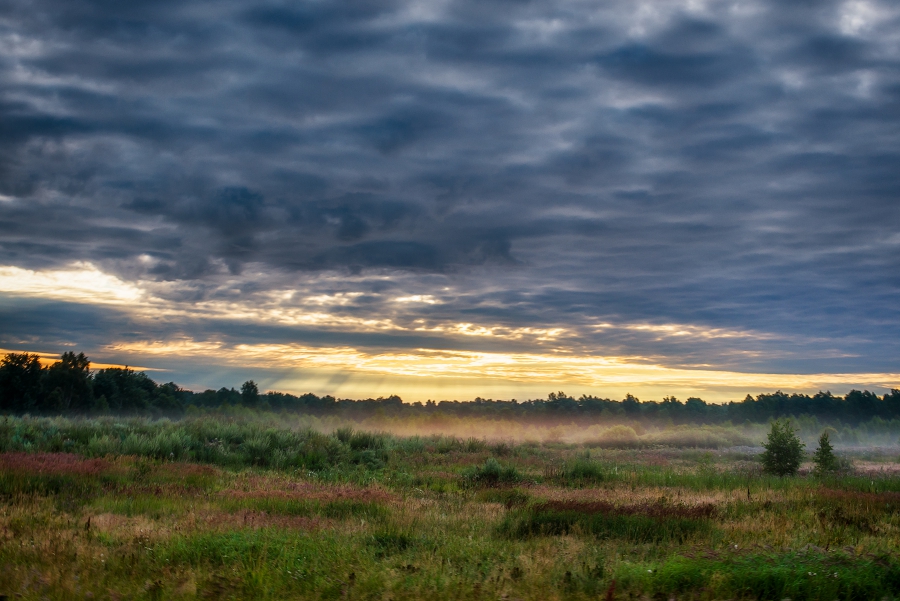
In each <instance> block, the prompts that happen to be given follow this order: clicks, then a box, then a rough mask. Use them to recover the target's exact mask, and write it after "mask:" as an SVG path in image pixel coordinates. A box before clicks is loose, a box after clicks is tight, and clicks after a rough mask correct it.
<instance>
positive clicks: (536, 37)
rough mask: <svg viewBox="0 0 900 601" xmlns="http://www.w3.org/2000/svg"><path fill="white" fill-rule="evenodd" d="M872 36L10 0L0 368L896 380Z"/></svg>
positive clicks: (679, 6)
mask: <svg viewBox="0 0 900 601" xmlns="http://www.w3.org/2000/svg"><path fill="white" fill-rule="evenodd" d="M898 32H900V9H898V8H897V7H896V6H895V5H894V4H892V3H889V2H874V1H872V2H864V1H858V0H852V1H848V2H827V1H822V2H802V3H791V4H790V5H785V4H784V3H775V2H763V1H758V2H740V3H738V2H703V1H700V2H695V1H690V2H658V1H655V2H632V1H628V2H625V1H622V2H609V3H603V4H602V5H600V6H598V5H597V3H595V2H579V1H571V2H553V3H550V2H528V1H514V0H497V1H484V0H479V1H474V0H473V1H471V2H464V1H449V0H448V1H439V2H415V1H408V2H402V1H397V2H384V1H379V2H365V1H363V2H353V3H350V4H349V5H348V4H347V3H338V2H331V1H326V0H318V1H315V2H308V3H303V4H299V5H298V4H296V3H250V2H206V1H202V0H187V1H184V2H129V3H115V2H100V1H98V2H88V1H81V0H78V1H74V2H73V1H70V0H67V1H65V2H62V1H59V2H57V1H53V0H35V1H28V2H24V1H16V0H10V1H9V2H6V3H4V4H3V6H2V7H0V49H2V50H0V265H5V266H6V267H5V268H4V269H6V271H5V272H2V273H0V279H2V278H3V277H5V278H6V279H5V280H3V281H4V282H5V283H4V286H3V287H0V290H2V292H0V294H2V295H3V297H4V298H3V301H2V305H0V320H2V322H0V323H2V326H3V327H2V329H0V331H2V334H0V346H5V347H6V348H26V347H28V348H34V347H36V346H39V347H41V350H48V348H49V347H54V346H58V345H62V344H79V345H83V346H85V347H88V348H90V349H95V352H105V351H103V349H107V350H108V349H112V348H124V347H122V346H121V345H122V344H124V343H125V342H129V343H131V342H134V341H135V340H140V341H143V343H147V344H149V343H153V342H154V341H156V342H158V341H163V340H175V339H178V340H187V339H189V340H193V341H196V342H197V343H198V344H199V343H204V342H209V341H213V342H215V343H224V344H231V345H238V344H248V345H258V344H301V345H313V346H320V347H323V348H331V347H333V348H343V347H344V346H347V345H349V346H350V347H353V348H365V349H370V350H378V349H381V350H384V351H391V352H394V351H396V352H400V351H403V350H404V349H411V348H428V349H438V350H459V351H467V352H468V351H471V352H478V351H486V352H487V351H490V352H506V353H518V352H523V351H528V350H529V349H531V350H537V351H539V352H556V353H560V352H561V353H575V354H576V355H578V356H617V357H622V356H624V357H631V358H634V360H636V361H643V362H647V363H652V364H656V365H663V366H668V367H691V368H704V369H724V370H734V371H747V372H759V373H778V372H781V373H826V372H831V373H849V372H860V373H864V372H865V373H875V372H882V373H884V372H890V373H897V372H900V342H898V341H900V336H898V334H900V305H898V303H897V300H896V299H897V298H900V202H898V200H900V169H898V165H900V33H898ZM76 272H77V273H79V274H81V275H80V276H77V277H75V276H74V275H73V274H74V273H76ZM94 272H96V274H100V275H96V274H95V275H93V276H92V275H90V274H91V273H94ZM4 274H5V275H4ZM60 274H62V275H60ZM66 274H68V275H66ZM84 274H88V275H84ZM70 277H75V280H78V277H81V278H82V280H78V281H82V282H83V283H85V285H84V286H83V287H82V288H83V289H84V290H86V292H85V291H82V292H78V291H77V290H75V289H73V288H72V287H71V286H69V285H68V284H65V285H63V284H61V283H60V282H65V281H68V280H69V278H70ZM41 278H43V279H41ZM53 278H57V280H54V279H53ZM59 278H62V279H61V280H60V279H59ZM84 278H86V279H84ZM92 278H93V279H92ZM103 278H105V279H103ZM101 280H102V285H100V290H99V291H98V292H97V294H96V295H95V294H94V293H93V292H92V288H91V286H92V282H100V281H101ZM54 282H55V283H54ZM116 282H118V283H116ZM79 285H80V284H79ZM67 286H68V287H67ZM110 286H111V287H112V288H110ZM117 286H118V288H117ZM76 288H77V289H78V290H82V288H78V287H77V286H76ZM54 291H55V292H54ZM123 294H124V295H126V296H124V297H123V296H121V295H123ZM117 295H118V296H117ZM129 295H130V296H129ZM38 297H40V298H44V299H46V301H45V302H48V303H51V302H52V303H55V304H54V306H58V307H64V309H63V308H60V309H58V310H57V313H56V315H63V314H67V313H66V312H67V311H68V312H71V313H72V314H73V315H74V314H76V313H77V314H78V315H82V319H83V320H84V321H83V322H82V323H84V324H87V323H94V322H96V323H97V324H98V328H99V327H100V326H99V324H100V323H101V322H102V323H106V324H107V326H106V327H105V328H103V329H99V330H95V329H92V328H89V327H87V326H79V325H74V324H73V323H72V320H68V321H67V320H64V319H59V318H57V317H56V316H51V315H46V314H43V315H36V314H35V313H34V306H35V305H34V299H35V298H38ZM110 299H112V300H110ZM60 303H61V304H60ZM89 316H90V317H89ZM26 317H27V318H26ZM67 323H68V324H69V325H66V324H67ZM23 324H28V327H25V325H23ZM109 324H117V325H114V326H113V325H109ZM116 345H119V346H118V347H117V346H116ZM35 350H37V349H35ZM210 361H211V362H213V363H215V358H214V357H211V358H210ZM301 367H302V366H301ZM185 377H187V376H185ZM898 384H900V383H898ZM548 385H550V386H551V388H552V384H548ZM598 392H601V393H602V390H601V391H598Z"/></svg>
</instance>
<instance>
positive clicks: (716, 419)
mask: <svg viewBox="0 0 900 601" xmlns="http://www.w3.org/2000/svg"><path fill="white" fill-rule="evenodd" d="M238 406H239V407H246V408H250V409H259V410H267V411H290V412H298V413H308V414H313V415H339V416H343V417H347V418H352V419H364V418H367V417H371V416H379V415H384V416H401V415H418V414H429V413H441V414H445V415H453V416H457V417H484V418H490V419H498V418H502V419H520V420H526V421H527V420H530V419H535V420H538V419H539V420H542V421H549V422H553V421H558V422H582V421H583V422H589V421H594V420H597V419H599V418H604V417H619V418H628V419H649V420H667V421H668V420H671V421H672V422H673V423H689V422H692V423H722V422H726V421H730V422H732V423H742V422H745V421H750V422H764V421H766V420H768V419H771V418H777V417H782V416H800V415H809V416H815V417H817V418H819V419H821V420H825V421H841V422H844V423H851V424H858V423H861V422H864V421H869V420H872V419H873V418H880V419H884V420H891V419H900V390H892V391H891V392H890V393H887V394H885V395H884V396H882V397H879V396H878V395H877V394H875V393H872V392H869V391H859V390H853V391H851V392H849V393H847V394H846V395H845V396H843V397H840V396H835V395H833V394H831V393H830V392H819V393H817V394H815V395H813V396H809V395H805V394H787V393H784V392H781V391H778V392H774V393H769V394H760V395H758V396H756V398H753V397H751V396H750V395H747V397H746V398H744V399H743V400H742V401H732V402H730V403H724V404H714V403H707V402H705V401H703V400H702V399H699V398H695V397H691V398H688V399H687V400H685V401H681V400H679V399H676V398H674V397H666V398H664V399H663V400H662V401H641V400H639V399H638V398H636V397H634V396H632V395H630V394H629V395H627V396H626V397H625V398H624V399H623V400H621V401H615V400H611V399H604V398H600V397H596V396H588V395H582V396H581V397H580V398H577V399H576V398H573V397H570V396H568V395H566V394H565V393H563V392H552V393H550V394H549V396H548V397H547V398H546V399H533V400H525V401H516V400H508V401H502V400H492V399H482V398H476V399H474V400H473V401H464V402H460V401H439V402H436V401H427V402H425V403H421V402H415V403H403V401H402V400H401V399H400V397H398V396H396V395H392V396H389V397H387V398H377V399H364V400H352V399H336V398H334V397H333V396H328V395H326V396H317V395H315V394H312V393H306V394H303V395H299V396H297V395H293V394H288V393H284V392H266V393H260V391H259V388H258V387H257V385H256V383H254V382H253V381H252V380H250V381H247V382H244V384H243V385H242V386H241V389H240V390H235V389H234V388H224V387H223V388H220V389H219V390H206V391H204V392H193V391H191V390H185V389H183V388H181V387H179V386H178V385H177V384H175V383H173V382H169V383H166V384H157V383H156V382H154V381H153V380H151V379H150V378H149V377H148V376H147V375H146V374H145V373H143V372H137V371H134V370H132V369H129V368H127V367H126V368H118V367H112V368H107V369H100V370H94V371H92V370H91V369H90V360H89V359H88V358H87V357H86V356H85V355H84V353H78V354H77V355H76V354H75V353H74V352H67V353H63V355H62V357H60V360H59V361H57V362H55V363H53V364H52V365H49V366H47V367H44V366H43V365H42V364H41V362H40V360H39V357H38V356H37V355H31V354H27V353H9V354H7V355H6V356H4V357H3V359H2V360H0V413H16V414H21V413H33V414H101V413H113V414H131V415H135V414H138V415H156V416H172V417H177V416H180V415H184V414H185V413H194V412H197V411H204V410H217V409H227V408H233V407H238Z"/></svg>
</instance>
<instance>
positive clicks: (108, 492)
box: [0, 417, 900, 600]
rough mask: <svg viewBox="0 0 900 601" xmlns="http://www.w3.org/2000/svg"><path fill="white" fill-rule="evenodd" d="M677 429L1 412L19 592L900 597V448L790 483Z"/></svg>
mask: <svg viewBox="0 0 900 601" xmlns="http://www.w3.org/2000/svg"><path fill="white" fill-rule="evenodd" d="M758 429H759V428H757V430H758ZM750 432H751V433H747V432H746V431H745V432H742V433H735V435H734V436H735V437H737V436H738V434H740V436H742V437H745V438H746V437H751V438H752V431H750ZM660 438H664V436H661V437H660ZM669 438H670V444H669V445H664V444H655V445H653V446H649V445H645V446H642V447H640V448H627V447H626V448H613V447H610V446H603V445H597V444H592V443H591V442H590V441H588V442H583V443H567V442H551V441H547V442H527V441H520V442H515V441H496V440H494V441H486V440H482V439H477V438H467V439H459V438H453V437H447V436H440V435H434V436H427V437H421V436H411V437H401V436H396V435H392V434H385V433H377V432H366V431H359V430H353V429H351V428H349V427H346V426H344V427H343V428H339V429H337V430H334V431H333V432H330V433H326V432H322V431H318V430H314V429H309V428H306V429H304V428H298V427H294V428H289V427H281V428H279V427H277V426H276V425H275V424H273V423H272V421H271V420H256V421H254V420H252V419H244V418H241V419H235V418H213V417H203V418H198V419H193V420H183V421H179V422H171V421H168V420H160V421H151V420H140V419H134V420H124V419H113V418H103V419H93V420H89V419H62V418H3V419H2V423H0V501H2V502H0V595H6V596H7V597H8V598H22V599H35V600H39V599H60V600H62V599H382V600H387V599H391V600H401V599H423V598H429V599H435V598H440V599H522V600H525V599H598V598H603V599H671V598H675V599H784V598H790V599H794V600H798V599H828V600H833V599H882V598H888V599H894V598H897V596H898V595H900V553H898V549H900V511H898V509H900V475H898V461H897V459H898V455H900V449H898V448H896V447H892V446H881V447H878V448H865V447H853V448H847V449H843V450H842V451H841V452H842V454H843V455H844V456H845V457H847V458H848V459H850V460H851V461H852V470H851V471H848V472H846V473H843V474H840V475H835V476H829V477H822V478H819V477H815V476H813V475H812V474H811V473H809V470H808V469H804V470H801V472H802V474H801V475H800V476H797V477H787V478H778V477H774V476H768V475H765V474H763V473H762V471H761V469H760V467H759V462H758V461H757V460H756V458H755V454H754V453H755V451H754V447H752V446H747V445H744V446H742V447H725V448H721V449H698V448H691V447H685V446H682V447H678V446H671V438H672V437H671V436H670V437H669Z"/></svg>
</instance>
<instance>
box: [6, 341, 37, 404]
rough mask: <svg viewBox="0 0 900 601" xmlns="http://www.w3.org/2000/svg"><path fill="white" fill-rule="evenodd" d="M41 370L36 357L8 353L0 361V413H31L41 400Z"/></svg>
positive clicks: (26, 354)
mask: <svg viewBox="0 0 900 601" xmlns="http://www.w3.org/2000/svg"><path fill="white" fill-rule="evenodd" d="M42 372H43V368H42V367H41V362H40V358H39V357H38V356H37V355H29V354H28V353H9V354H8V355H6V356H5V357H3V359H2V360H0V411H33V410H34V409H36V408H37V407H38V404H39V403H40V400H41V376H42Z"/></svg>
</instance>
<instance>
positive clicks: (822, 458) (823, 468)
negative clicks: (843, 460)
mask: <svg viewBox="0 0 900 601" xmlns="http://www.w3.org/2000/svg"><path fill="white" fill-rule="evenodd" d="M813 463H815V464H816V473H817V474H819V475H821V474H827V473H829V472H834V471H837V469H838V459H837V457H836V456H835V454H834V447H833V446H832V445H831V441H830V440H829V439H828V432H822V435H821V436H820V437H819V448H817V449H816V452H815V453H813Z"/></svg>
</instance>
